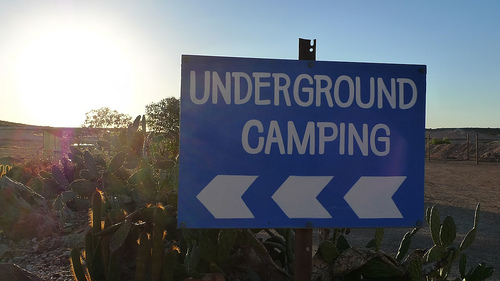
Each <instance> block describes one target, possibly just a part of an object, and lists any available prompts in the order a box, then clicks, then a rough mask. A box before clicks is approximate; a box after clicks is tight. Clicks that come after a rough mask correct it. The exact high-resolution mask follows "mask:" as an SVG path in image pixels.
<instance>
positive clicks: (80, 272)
mask: <svg viewBox="0 0 500 281" xmlns="http://www.w3.org/2000/svg"><path fill="white" fill-rule="evenodd" d="M70 261H71V268H72V272H73V277H74V278H75V280H78V281H89V278H88V277H87V274H86V273H85V270H84V268H83V265H82V258H81V254H80V250H79V249H78V248H76V247H75V248H73V249H71V252H70Z"/></svg>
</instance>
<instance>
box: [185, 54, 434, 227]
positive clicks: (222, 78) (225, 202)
mask: <svg viewBox="0 0 500 281" xmlns="http://www.w3.org/2000/svg"><path fill="white" fill-rule="evenodd" d="M425 92H426V66H424V65H402V64H375V63H352V62H323V61H298V60H277V59H250V58H228V57H208V56H191V55H185V56H183V57H182V83H181V127H180V171H179V201H178V226H179V227H186V228H309V227H315V228H316V227H414V226H418V225H419V224H420V223H421V220H422V218H423V210H424V161H425V143H424V140H425Z"/></svg>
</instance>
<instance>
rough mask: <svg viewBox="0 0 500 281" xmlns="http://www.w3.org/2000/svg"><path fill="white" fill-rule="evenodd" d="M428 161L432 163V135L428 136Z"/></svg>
mask: <svg viewBox="0 0 500 281" xmlns="http://www.w3.org/2000/svg"><path fill="white" fill-rule="evenodd" d="M427 159H428V161H429V162H431V134H428V135H427Z"/></svg>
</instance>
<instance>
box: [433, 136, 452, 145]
mask: <svg viewBox="0 0 500 281" xmlns="http://www.w3.org/2000/svg"><path fill="white" fill-rule="evenodd" d="M430 143H431V144H434V145H436V144H451V141H450V139H449V138H447V137H444V138H442V139H440V138H432V139H431V141H430Z"/></svg>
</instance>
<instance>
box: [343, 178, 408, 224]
mask: <svg viewBox="0 0 500 281" xmlns="http://www.w3.org/2000/svg"><path fill="white" fill-rule="evenodd" d="M405 179H406V177H404V176H401V177H361V178H360V179H359V180H358V181H357V182H356V184H354V186H353V187H352V188H351V190H349V192H347V194H346V195H345V196H344V199H345V201H347V203H348V204H349V206H351V208H352V210H353V211H354V212H355V213H356V215H358V217H359V218H360V219H382V218H402V217H403V215H401V212H400V211H399V209H398V207H397V206H396V204H395V203H394V201H393V200H392V196H393V195H394V193H395V192H396V191H397V190H398V188H399V187H400V186H401V184H402V183H403V181H404V180H405Z"/></svg>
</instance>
